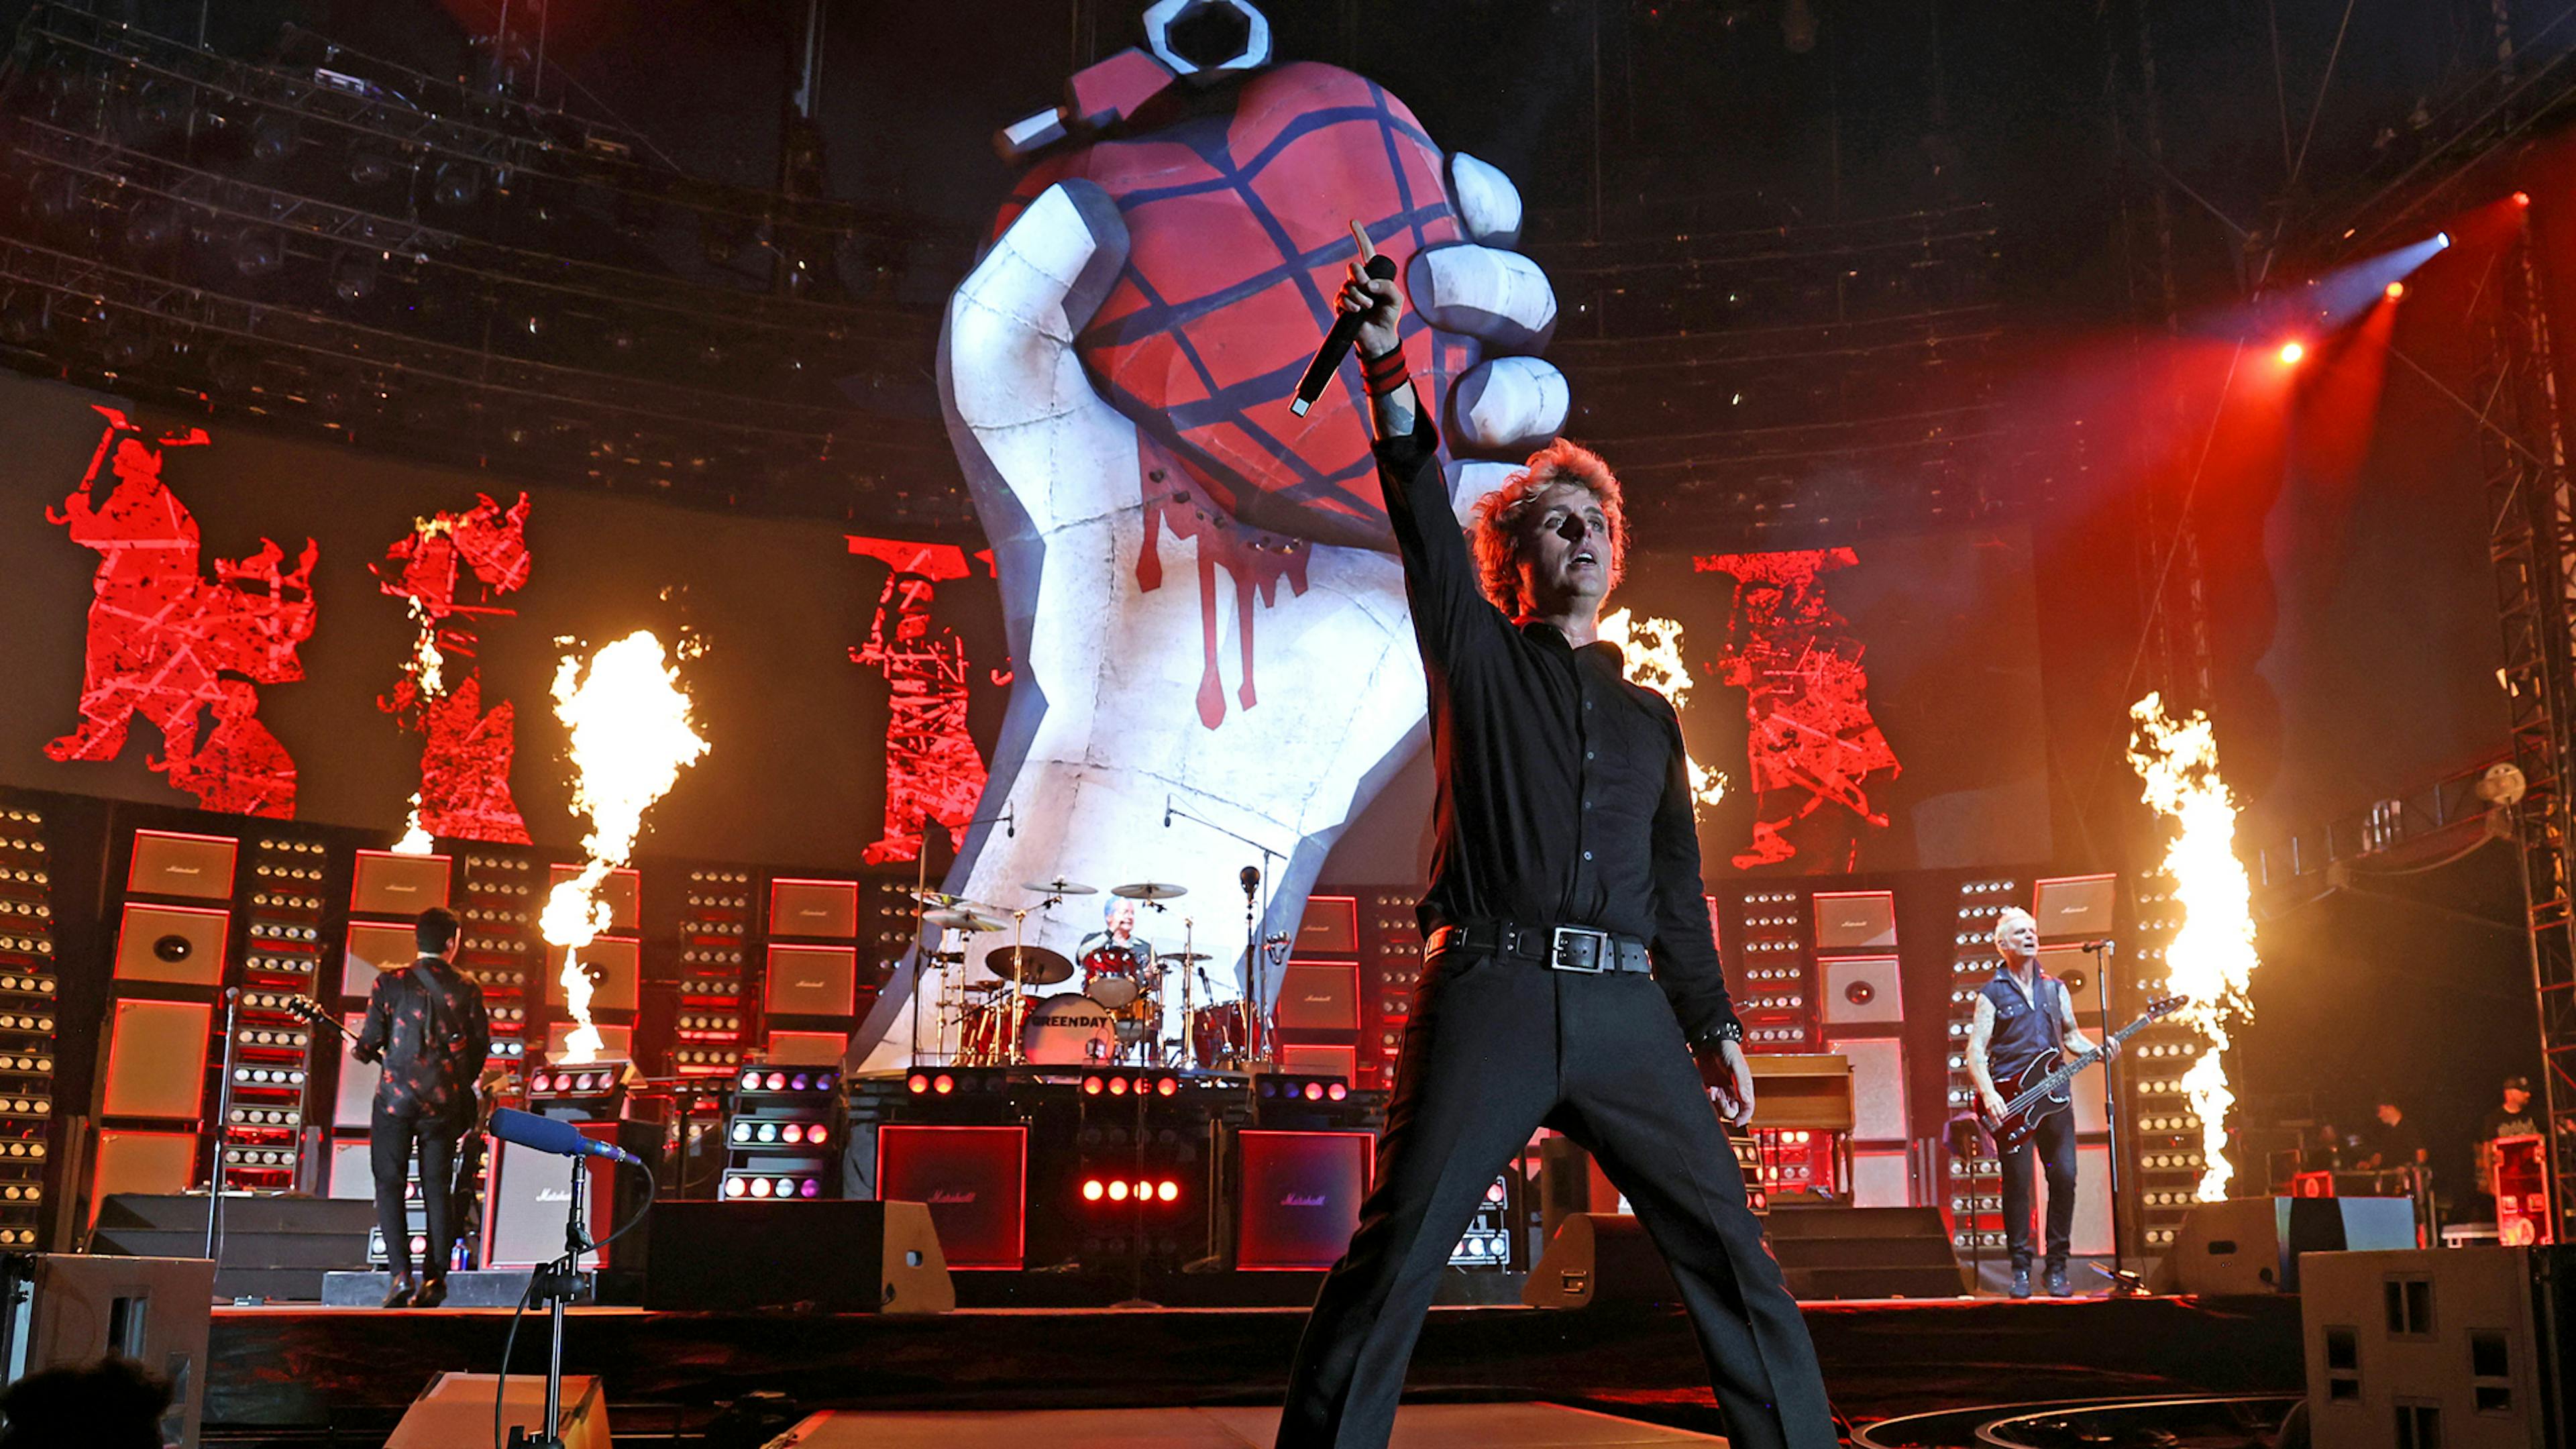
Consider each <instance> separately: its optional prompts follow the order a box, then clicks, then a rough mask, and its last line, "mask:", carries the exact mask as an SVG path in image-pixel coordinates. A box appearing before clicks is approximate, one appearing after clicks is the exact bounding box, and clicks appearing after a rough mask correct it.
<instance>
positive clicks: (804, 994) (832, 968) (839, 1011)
mask: <svg viewBox="0 0 2576 1449" xmlns="http://www.w3.org/2000/svg"><path fill="white" fill-rule="evenodd" d="M858 983H859V948H858V947H856V946H772V947H770V948H769V973H768V981H767V982H766V984H765V985H764V987H763V990H762V1001H763V1004H765V1005H766V1006H767V1007H768V1009H769V1014H770V1015H771V1016H848V1015H849V1014H850V1013H851V1012H852V1011H853V1010H854V1009H855V1008H856V1006H857V1003H858Z"/></svg>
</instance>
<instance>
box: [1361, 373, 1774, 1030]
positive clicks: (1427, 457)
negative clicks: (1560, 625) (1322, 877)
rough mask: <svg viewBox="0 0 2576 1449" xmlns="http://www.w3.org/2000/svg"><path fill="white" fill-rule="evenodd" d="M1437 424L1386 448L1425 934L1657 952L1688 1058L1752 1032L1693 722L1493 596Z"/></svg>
mask: <svg viewBox="0 0 2576 1449" xmlns="http://www.w3.org/2000/svg"><path fill="white" fill-rule="evenodd" d="M1438 449H1439V437H1438V434H1437V433H1436V432H1435V431H1434V430H1433V428H1432V424H1431V421H1430V418H1429V415H1428V413H1427V412H1422V413H1417V414H1416V422H1415V425H1414V430H1413V432H1412V433H1411V434H1410V435H1409V436H1405V437H1397V438H1386V439H1381V440H1380V441H1379V442H1378V444H1377V460H1378V479H1379V482H1380V483H1381V484H1382V485H1383V486H1384V488H1385V490H1386V512H1387V518H1388V520H1389V521H1390V522H1391V523H1392V524H1393V525H1394V529H1395V540H1396V548H1397V552H1398V554H1399V555H1400V556H1401V557H1402V559H1403V561H1404V590H1405V597H1406V599H1407V601H1408V602H1410V603H1411V605H1412V607H1413V632H1414V638H1415V639H1416V641H1417V642H1418V643H1419V644H1420V645H1421V648H1422V670H1423V674H1424V676H1425V680H1426V682H1427V684H1428V686H1429V691H1430V702H1431V741H1432V751H1433V760H1434V764H1435V767H1436V770H1437V773H1438V776H1439V796H1438V803H1437V805H1436V811H1437V834H1436V843H1435V845H1434V848H1433V852H1432V858H1431V892H1430V894H1429V895H1426V896H1424V897H1423V899H1422V904H1421V907H1420V911H1419V914H1420V917H1421V921H1422V929H1423V931H1424V932H1425V933H1426V934H1427V933H1429V932H1431V931H1434V930H1437V929H1439V928H1440V927H1442V926H1445V925H1462V924H1466V923H1469V922H1475V921H1488V920H1509V921H1513V922H1516V923H1518V924H1521V925H1524V926H1548V925H1559V926H1588V927H1591V928H1593V929H1595V930H1602V931H1615V932H1618V933H1620V934H1622V935H1627V936H1635V937H1638V938H1640V939H1642V940H1644V941H1645V942H1646V943H1647V946H1648V951H1649V954H1650V955H1651V956H1652V958H1653V960H1654V963H1655V979H1656V980H1657V981H1658V982H1659V983H1661V985H1662V986H1663V989H1664V994H1665V996H1666V997H1668V998H1670V1000H1671V1001H1672V1004H1673V1011H1674V1014H1675V1015H1677V1016H1678V1017H1680V1019H1681V1023H1682V1029H1683V1031H1684V1032H1685V1034H1687V1035H1688V1036H1689V1038H1690V1039H1691V1040H1692V1041H1694V1042H1700V1041H1706V1040H1708V1039H1710V1038H1711V1037H1714V1036H1717V1035H1719V1034H1721V1033H1724V1034H1728V1035H1735V1034H1740V1032H1741V1030H1742V1028H1741V1027H1740V1026H1739V1025H1738V1024H1737V1022H1736V1020H1735V1011H1734V1008H1733V1007H1732V1006H1730V1005H1729V1004H1728V1001H1727V994H1726V976H1725V971H1724V968H1723V967H1722V966H1720V964H1719V962H1718V956H1717V938H1716V935H1715V933H1714V931H1713V930H1712V929H1711V928H1710V924H1709V917H1708V905H1707V901H1706V899H1705V898H1704V896H1703V895H1702V891H1703V887H1702V886H1701V884H1700V876H1699V832H1698V829H1697V826H1696V824H1695V823H1694V821H1693V818H1692V814H1691V791H1690V772H1689V766H1688V763H1687V757H1686V756H1685V755H1684V754H1683V752H1682V733H1681V721H1680V719H1679V717H1677V716H1676V715H1675V714H1674V713H1673V707H1672V703H1671V702H1670V701H1669V700H1667V699H1665V698H1664V697H1663V696H1662V695H1661V694H1658V693H1656V692H1655V691H1654V690H1651V689H1648V688H1646V687H1644V686H1642V685H1637V684H1631V683H1629V682H1628V681H1627V679H1626V678H1625V677H1623V675H1622V673H1621V668H1620V664H1621V661H1620V655H1619V649H1618V646H1617V645H1615V644H1610V643H1607V642H1602V643H1594V644H1589V645H1586V646H1584V647H1582V648H1580V649H1577V648H1575V647H1573V646H1572V645H1571V644H1570V643H1568V642H1567V640H1566V637H1565V635H1564V633H1563V632H1562V631H1560V630H1558V629H1557V628H1555V627H1554V626H1553V625H1549V624H1541V623H1530V624H1525V625H1519V626H1515V625H1514V624H1513V623H1512V622H1511V621H1510V620H1509V619H1506V618H1504V617H1503V613H1502V611H1501V610H1500V609H1497V608H1495V607H1494V606H1493V604H1492V603H1491V602H1489V601H1488V600H1487V599H1486V598H1485V594H1484V590H1483V587H1482V585H1481V584H1480V582H1479V580H1478V576H1477V572H1476V566H1475V561H1474V560H1473V559H1472V558H1471V557H1470V556H1469V554H1468V552H1467V544H1466V540H1465V539H1464V538H1463V537H1461V536H1460V532H1459V528H1458V522H1457V515H1456V513H1455V512H1454V511H1452V509H1451V507H1450V503H1449V489H1448V485H1447V483H1446V481H1445V480H1444V478H1443V476H1442V473H1441V468H1440V459H1439V456H1438Z"/></svg>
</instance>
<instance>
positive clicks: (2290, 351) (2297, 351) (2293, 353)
mask: <svg viewBox="0 0 2576 1449" xmlns="http://www.w3.org/2000/svg"><path fill="white" fill-rule="evenodd" d="M2280 355H2281V365H2282V366H2283V367H2296V366H2298V365H2299V361H2300V359H2302V358H2304V357H2306V356H2307V355H2308V349H2307V345H2306V344H2305V343H2299V342H2284V343H2282V344H2281V354H2280Z"/></svg>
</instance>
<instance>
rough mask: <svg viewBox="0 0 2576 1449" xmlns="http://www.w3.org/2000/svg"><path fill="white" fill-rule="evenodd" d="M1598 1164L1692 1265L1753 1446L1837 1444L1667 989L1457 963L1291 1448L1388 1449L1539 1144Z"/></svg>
mask: <svg viewBox="0 0 2576 1449" xmlns="http://www.w3.org/2000/svg"><path fill="white" fill-rule="evenodd" d="M1541 1125H1546V1126H1549V1127H1553V1128H1555V1129H1556V1130H1558V1131H1560V1132H1563V1133H1564V1134H1565V1135H1566V1136H1568V1137H1570V1138H1572V1139H1574V1141H1576V1142H1577V1143H1579V1144H1581V1145H1582V1146H1583V1147H1584V1148H1586V1149H1587V1150H1589V1151H1590V1152H1591V1153H1592V1154H1593V1155H1594V1157H1595V1158H1597V1159H1598V1160H1599V1162H1600V1164H1601V1168H1602V1171H1604V1172H1605V1173H1607V1174H1608V1175H1609V1178H1610V1180H1611V1181H1612V1182H1613V1183H1615V1184H1617V1186H1618V1188H1619V1190H1620V1192H1622V1193H1623V1194H1625V1195H1626V1196H1627V1198H1628V1201H1629V1203H1630V1204H1631V1205H1632V1206H1633V1207H1634V1208H1635V1209H1636V1212H1637V1216H1638V1217H1639V1218H1640V1219H1641V1220H1642V1221H1643V1222H1644V1224H1645V1227H1646V1230H1647V1231H1648V1233H1650V1234H1651V1235H1652V1236H1653V1238H1654V1240H1655V1245H1656V1246H1657V1247H1658V1248H1660V1249H1661V1250H1662V1252H1663V1255H1664V1259H1665V1261H1666V1262H1667V1263H1669V1264H1670V1265H1671V1267H1672V1270H1673V1278H1674V1280H1675V1281H1676V1282H1677V1283H1678V1284H1679V1285H1680V1287H1681V1292H1682V1299H1683V1302H1684V1305H1685V1307H1686V1308H1687V1309H1688V1311H1689V1314H1690V1320H1691V1326H1692V1328H1693V1330H1694V1331H1695V1332H1696V1333H1697V1335H1698V1338H1699V1345H1700V1351H1701V1353H1702V1355H1703V1356H1704V1357H1705V1358H1706V1359H1707V1361H1708V1371H1709V1377H1710V1381H1711V1383H1712V1384H1713V1386H1714V1387H1715V1389H1716V1391H1717V1401H1718V1403H1719V1405H1720V1406H1721V1407H1722V1408H1724V1410H1725V1411H1726V1421H1727V1433H1728V1435H1729V1437H1730V1439H1731V1440H1732V1442H1733V1443H1735V1444H1736V1445H1737V1446H1739V1449H1831V1446H1833V1445H1834V1444H1835V1443H1836V1442H1837V1441H1836V1438H1835V1434H1834V1424H1833V1415H1832V1411H1831V1409H1830V1408H1829V1407H1828V1406H1827V1404H1826V1401H1825V1387H1824V1380H1823V1378H1822V1376H1821V1375H1820V1374H1819V1373H1818V1371H1817V1368H1816V1353H1815V1348H1814V1346H1813V1345H1812V1344H1811V1343H1810V1342H1809V1341H1808V1338H1807V1325H1806V1321H1805V1320H1804V1319H1803V1318H1801V1317H1800V1316H1799V1313H1798V1305H1797V1303H1796V1301H1795V1300H1793V1299H1792V1298H1790V1296H1789V1293H1788V1289H1787V1288H1786V1287H1785V1286H1784V1285H1783V1284H1782V1282H1781V1278H1780V1266H1779V1264H1778V1263H1777V1262H1776V1261H1774V1260H1773V1259H1772V1257H1771V1254H1770V1250H1769V1249H1768V1248H1767V1247H1766V1246H1765V1245H1764V1244H1763V1241H1762V1225H1761V1222H1760V1221H1759V1220H1758V1219H1756V1218H1755V1217H1754V1216H1753V1214H1752V1212H1751V1210H1750V1209H1749V1208H1748V1207H1747V1206H1746V1204H1745V1198H1744V1178H1743V1175H1742V1174H1741V1173H1740V1172H1739V1171H1738V1170H1737V1168H1736V1165H1735V1155H1734V1153H1733V1152H1732V1151H1731V1150H1730V1149H1729V1148H1728V1146H1727V1142H1726V1137H1725V1133H1724V1130H1723V1129H1722V1128H1721V1127H1720V1126H1719V1124H1718V1120H1717V1113H1716V1111H1715V1110H1714V1109H1713V1108H1712V1107H1711V1106H1710V1104H1709V1100H1708V1093H1707V1089H1706V1088H1705V1087H1704V1086H1702V1085H1701V1082H1700V1076H1699V1070H1698V1068H1697V1066H1696V1065H1695V1064H1694V1063H1693V1062H1692V1060H1691V1054H1690V1049H1689V1047H1688V1046H1687V1045H1685V1044H1684V1042H1683V1040H1682V1031H1681V1027H1680V1024H1679V1023H1678V1022H1677V1021H1676V1020H1675V1019H1674V1016H1673V1011H1672V1007H1671V1005H1670V1004H1669V1003H1668V1002H1667V1001H1666V1000H1665V998H1664V993H1663V990H1662V988H1660V987H1658V986H1657V985H1656V984H1655V983H1654V980H1653V978H1651V977H1648V976H1645V975H1642V974H1627V973H1610V974H1606V975H1599V976H1592V975H1582V974H1577V973H1573V972H1562V971H1552V970H1550V969H1548V968H1547V967H1545V966H1541V965H1537V964H1535V963H1532V962H1525V961H1520V960H1516V959H1513V958H1510V957H1501V958H1495V957H1485V956H1471V955H1468V954H1467V953H1465V952H1451V953H1448V954H1447V955H1444V956H1442V957H1440V958H1438V959H1437V960H1436V961H1435V962H1434V963H1433V964H1432V966H1431V969H1430V970H1429V971H1427V972H1426V973H1425V979H1424V984H1423V986H1422V987H1421V989H1420V991H1419V992H1418V994H1417V999H1416V1002H1415V1008H1414V1012H1413V1020H1412V1023H1411V1025H1410V1026H1409V1027H1408V1028H1407V1029H1406V1032H1405V1039H1404V1052H1403V1060H1402V1062H1401V1064H1400V1067H1399V1075H1398V1078H1397V1085H1396V1092H1395V1097H1394V1100H1393V1101H1391V1102H1390V1103H1389V1104H1388V1107H1387V1126H1386V1136H1385V1137H1384V1138H1383V1139H1382V1140H1381V1141H1380V1142H1379V1144H1378V1159H1377V1179H1376V1183H1375V1185H1374V1186H1373V1187H1372V1188H1371V1189H1370V1191H1369V1196H1368V1200H1367V1201H1366V1202H1365V1203H1364V1204H1362V1206H1361V1209H1360V1222H1359V1230H1358V1232H1357V1233H1355V1234H1354V1235H1353V1236H1352V1238H1351V1246H1350V1251H1349V1252H1347V1253H1345V1254H1344V1255H1343V1256H1342V1260H1341V1261H1340V1262H1339V1263H1337V1264H1335V1265H1334V1266H1333V1270H1332V1271H1331V1272H1330V1273H1328V1274H1326V1275H1325V1278H1324V1285H1323V1288H1322V1291H1321V1292H1320V1293H1319V1294H1318V1295H1317V1296H1316V1299H1315V1310H1314V1314H1313V1316H1312V1317H1310V1318H1309V1319H1308V1320H1307V1322H1306V1332H1305V1336H1304V1338H1303V1339H1302V1340H1300V1341H1299V1343H1298V1345H1297V1358H1296V1362H1295V1364H1294V1366H1293V1367H1292V1368H1291V1370H1290V1372H1289V1380H1288V1401H1287V1407H1286V1411H1285V1412H1284V1413H1283V1414H1282V1415H1281V1417H1280V1420H1279V1440H1278V1442H1279V1446H1280V1449H1324V1446H1330V1449H1378V1446H1382V1445H1384V1444H1385V1443H1386V1442H1387V1436H1388V1434H1389V1433H1391V1432H1392V1431H1393V1429H1394V1426H1395V1409H1396V1401H1397V1399H1398V1398H1399V1397H1400V1396H1401V1395H1402V1393H1403V1390H1404V1374H1405V1367H1406V1365H1407V1363H1408V1362H1409V1361H1410V1360H1411V1358H1412V1356H1413V1345H1414V1340H1415V1338H1416V1337H1417V1336H1418V1335H1419V1334H1420V1333H1421V1330H1422V1319H1423V1315H1424V1314H1425V1313H1426V1312H1428V1311H1429V1309H1430V1306H1431V1296H1432V1291H1433V1289H1434V1288H1435V1286H1436V1285H1437V1283H1438V1280H1439V1277H1440V1274H1441V1271H1442V1269H1443V1268H1445V1267H1446V1266H1447V1264H1448V1261H1449V1252H1450V1249H1451V1248H1453V1247H1455V1246H1456V1245H1457V1242H1458V1239H1459V1236H1460V1235H1461V1234H1463V1233H1464V1232H1466V1230H1467V1223H1468V1219H1469V1217H1470V1216H1471V1215H1472V1214H1473V1212H1474V1210H1475V1207H1476V1204H1477V1203H1478V1202H1479V1201H1481V1200H1482V1199H1483V1198H1484V1195H1485V1189H1486V1188H1488V1187H1490V1186H1492V1185H1493V1181H1494V1178H1495V1177H1496V1176H1497V1175H1499V1174H1500V1173H1501V1172H1502V1170H1503V1168H1504V1166H1505V1164H1507V1163H1508V1162H1510V1161H1511V1159H1512V1157H1513V1156H1514V1155H1515V1154H1516V1153H1518V1152H1519V1151H1520V1149H1521V1147H1522V1146H1523V1145H1524V1144H1525V1143H1527V1142H1528V1141H1529V1138H1530V1134H1531V1133H1532V1132H1533V1131H1535V1130H1536V1129H1537V1128H1538V1127H1540V1126H1541Z"/></svg>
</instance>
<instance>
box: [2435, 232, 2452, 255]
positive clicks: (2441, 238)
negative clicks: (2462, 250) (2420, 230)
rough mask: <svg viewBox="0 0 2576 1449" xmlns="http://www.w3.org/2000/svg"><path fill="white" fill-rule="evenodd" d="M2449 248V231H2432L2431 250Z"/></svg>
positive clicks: (2438, 250) (2446, 249)
mask: <svg viewBox="0 0 2576 1449" xmlns="http://www.w3.org/2000/svg"><path fill="white" fill-rule="evenodd" d="M2450 248H2451V234H2450V233H2449V232H2447V231H2437V232H2435V233H2433V250H2435V251H2437V252H2440V251H2448V250H2450Z"/></svg>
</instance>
